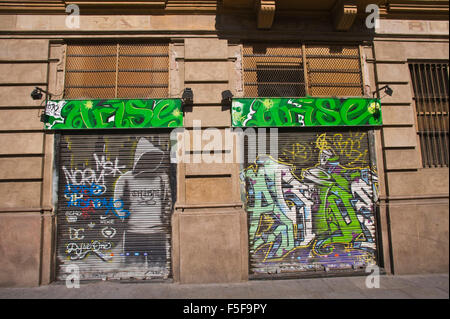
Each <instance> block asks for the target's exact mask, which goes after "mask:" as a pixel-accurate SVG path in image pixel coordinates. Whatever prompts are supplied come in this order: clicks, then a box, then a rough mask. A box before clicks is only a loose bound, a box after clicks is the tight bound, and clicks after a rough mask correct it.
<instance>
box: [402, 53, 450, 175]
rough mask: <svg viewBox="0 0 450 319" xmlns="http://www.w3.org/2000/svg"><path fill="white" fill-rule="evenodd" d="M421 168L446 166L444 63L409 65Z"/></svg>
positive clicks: (446, 135)
mask: <svg viewBox="0 0 450 319" xmlns="http://www.w3.org/2000/svg"><path fill="white" fill-rule="evenodd" d="M409 70H410V72H411V80H412V85H413V90H414V101H415V104H416V116H417V131H418V135H419V140H420V147H421V153H422V165H423V167H425V168H426V167H448V162H449V150H448V147H449V130H448V125H449V123H448V121H449V107H448V104H449V102H448V101H449V99H448V98H449V93H448V80H449V70H448V62H446V63H439V62H436V63H432V62H431V63H421V62H413V63H410V64H409Z"/></svg>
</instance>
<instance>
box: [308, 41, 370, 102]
mask: <svg viewBox="0 0 450 319" xmlns="http://www.w3.org/2000/svg"><path fill="white" fill-rule="evenodd" d="M305 59H306V69H307V72H308V91H309V94H310V95H311V96H362V95H364V87H363V83H362V74H361V60H360V55H359V48H358V46H356V45H355V46H319V45H306V57H305Z"/></svg>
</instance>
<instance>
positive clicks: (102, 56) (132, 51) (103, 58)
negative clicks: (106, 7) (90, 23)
mask: <svg viewBox="0 0 450 319" xmlns="http://www.w3.org/2000/svg"><path fill="white" fill-rule="evenodd" d="M168 83H169V45H168V44H167V43H123V44H122V43H105V44H69V45H68V46H67V55H66V78H65V94H64V95H65V98H69V99H70V98H150V97H152V98H154V97H158V98H162V97H167V96H168Z"/></svg>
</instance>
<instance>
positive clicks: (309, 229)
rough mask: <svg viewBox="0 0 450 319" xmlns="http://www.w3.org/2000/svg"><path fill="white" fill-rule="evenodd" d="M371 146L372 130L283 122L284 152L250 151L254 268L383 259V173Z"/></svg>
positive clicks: (339, 265) (328, 266)
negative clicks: (287, 127)
mask: <svg viewBox="0 0 450 319" xmlns="http://www.w3.org/2000/svg"><path fill="white" fill-rule="evenodd" d="M267 132H268V130H267ZM267 140H269V139H267ZM247 147H248V146H247ZM266 149H267V150H268V153H269V150H270V148H269V145H267V146H266ZM370 153H371V152H370V149H369V136H368V132H367V131H362V130H361V131H359V130H354V131H345V132H336V131H330V130H327V131H321V132H317V131H316V132H311V131H309V132H307V131H302V132H298V131H281V130H280V131H279V132H278V156H277V157H278V158H273V157H271V156H269V155H259V156H258V157H257V158H256V160H254V161H249V160H248V158H247V162H246V163H245V168H244V171H243V173H242V174H241V178H242V179H243V180H245V194H244V200H245V202H246V210H247V212H248V223H249V245H250V246H249V257H250V273H251V274H254V276H258V275H260V274H277V273H292V272H298V273H303V274H305V273H304V272H305V271H309V270H312V271H320V270H322V271H324V270H325V271H338V270H339V271H341V270H343V269H356V270H357V269H361V268H362V267H365V266H368V265H375V264H376V261H377V245H376V238H375V237H376V218H375V215H376V213H375V211H376V209H375V208H376V206H375V202H376V201H377V187H378V180H377V173H376V167H374V165H372V164H371V163H372V161H371V159H370Z"/></svg>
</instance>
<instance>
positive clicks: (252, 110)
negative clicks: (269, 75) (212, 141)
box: [231, 97, 382, 127]
mask: <svg viewBox="0 0 450 319" xmlns="http://www.w3.org/2000/svg"><path fill="white" fill-rule="evenodd" d="M231 119H232V125H233V126H234V127H252V126H255V127H283V126H361V125H381V124H382V119H381V105H380V101H379V100H376V99H366V98H345V99H344V98H342V99H339V98H311V97H305V98H255V99H252V98H241V99H233V104H232V109H231Z"/></svg>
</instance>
